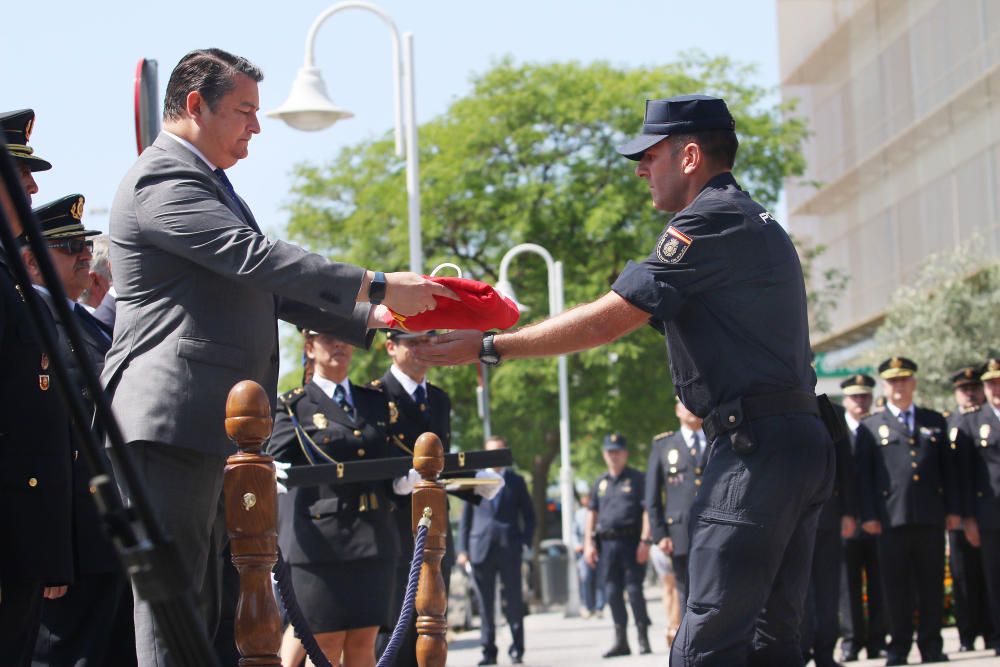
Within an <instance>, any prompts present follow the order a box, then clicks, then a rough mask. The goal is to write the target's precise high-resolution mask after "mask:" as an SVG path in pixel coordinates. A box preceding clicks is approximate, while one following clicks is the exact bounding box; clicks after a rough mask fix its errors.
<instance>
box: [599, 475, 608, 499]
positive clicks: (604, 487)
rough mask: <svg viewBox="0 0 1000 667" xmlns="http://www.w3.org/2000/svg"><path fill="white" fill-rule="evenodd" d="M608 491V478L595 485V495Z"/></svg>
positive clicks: (601, 494)
mask: <svg viewBox="0 0 1000 667" xmlns="http://www.w3.org/2000/svg"><path fill="white" fill-rule="evenodd" d="M607 492H608V480H606V479H602V480H601V483H600V484H598V485H597V495H599V496H603V495H604V494H605V493H607Z"/></svg>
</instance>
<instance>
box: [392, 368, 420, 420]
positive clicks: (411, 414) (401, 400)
mask: <svg viewBox="0 0 1000 667" xmlns="http://www.w3.org/2000/svg"><path fill="white" fill-rule="evenodd" d="M384 382H385V383H386V384H387V385H389V386H391V387H392V394H393V395H394V396H395V398H396V407H397V408H399V410H400V412H402V413H403V414H404V415H406V418H407V419H408V420H409V421H410V422H411V423H413V424H425V423H426V419H427V418H426V417H425V416H424V415H423V414H422V413H421V412H420V408H418V407H417V403H416V401H414V400H413V396H411V395H410V393H409V392H408V391H406V390H405V389H403V385H401V384H399V380H397V379H396V376H395V375H393V374H392V371H389V372H388V373H386V374H385V378H384Z"/></svg>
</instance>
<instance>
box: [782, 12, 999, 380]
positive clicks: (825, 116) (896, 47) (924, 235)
mask: <svg viewBox="0 0 1000 667" xmlns="http://www.w3.org/2000/svg"><path fill="white" fill-rule="evenodd" d="M777 16H778V42H779V68H780V76H781V94H782V97H783V99H785V100H792V99H794V100H798V114H799V115H801V116H803V117H805V118H806V119H807V120H808V124H809V128H810V131H811V133H812V134H811V136H810V138H809V140H808V141H807V142H806V144H805V147H804V149H805V157H806V161H807V171H806V174H805V175H804V176H803V177H801V178H794V179H789V180H788V181H787V182H786V195H787V202H788V220H787V225H788V229H789V230H790V231H791V232H792V233H793V234H795V235H797V236H801V237H804V238H808V239H809V240H810V241H811V242H812V243H817V244H822V245H824V246H826V252H825V253H824V254H823V255H822V256H821V257H820V258H819V260H818V261H817V266H816V269H817V270H819V271H822V270H823V269H824V268H828V267H831V266H836V267H839V268H840V269H841V270H843V271H846V272H847V273H848V274H849V275H850V281H849V283H848V286H847V288H846V292H845V293H844V294H843V295H842V297H841V299H840V303H839V305H838V307H837V309H836V311H835V312H834V313H833V315H832V323H833V326H832V330H831V331H830V332H828V333H825V334H819V333H814V334H813V345H814V349H815V350H816V351H817V352H818V353H825V354H826V360H827V365H828V366H836V365H838V364H843V365H846V366H850V365H852V362H854V361H855V358H856V357H857V352H858V351H859V350H860V349H862V348H863V347H864V341H865V340H867V339H870V337H871V335H872V333H873V332H874V330H875V329H876V328H877V326H878V324H879V322H880V321H881V319H882V315H883V313H884V310H885V307H886V305H887V304H888V302H889V298H890V296H891V295H892V293H893V291H894V290H895V289H896V287H897V286H899V285H901V284H904V283H906V282H907V281H910V280H912V279H913V277H914V275H915V274H916V272H917V271H918V270H919V269H920V267H921V265H922V263H924V262H925V261H926V259H927V257H928V256H929V255H931V254H933V253H936V252H940V251H945V250H950V249H952V248H954V247H956V246H958V245H959V244H962V243H964V242H965V241H967V240H969V239H973V238H978V239H981V243H982V244H983V249H984V250H986V251H987V252H989V253H991V254H994V255H996V254H1000V227H998V219H1000V203H998V192H1000V2H997V1H996V0H777Z"/></svg>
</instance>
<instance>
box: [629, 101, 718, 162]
mask: <svg viewBox="0 0 1000 667" xmlns="http://www.w3.org/2000/svg"><path fill="white" fill-rule="evenodd" d="M735 129H736V121H735V120H733V116H732V114H730V113H729V107H727V106H726V102H725V100H723V99H722V98H720V97H710V96H708V95H678V96H677V97H668V98H666V99H662V100H646V116H645V117H644V118H643V121H642V133H641V134H639V135H638V136H636V137H634V138H633V139H631V140H630V141H628V142H626V143H624V144H622V145H621V146H619V147H618V152H619V153H621V154H622V155H624V156H625V157H627V158H628V159H629V160H640V159H642V155H643V153H645V152H646V149H648V148H650V147H651V146H654V145H655V144H658V143H660V142H661V141H663V140H664V139H665V138H666V137H667V136H669V135H671V134H691V133H694V132H705V131H707V130H735Z"/></svg>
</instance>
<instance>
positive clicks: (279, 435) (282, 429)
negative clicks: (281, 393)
mask: <svg viewBox="0 0 1000 667" xmlns="http://www.w3.org/2000/svg"><path fill="white" fill-rule="evenodd" d="M277 413H278V414H277V416H275V418H274V428H273V429H271V437H270V438H269V439H268V441H267V446H266V447H265V448H264V451H265V452H267V453H268V454H270V455H271V456H273V457H274V458H275V459H277V460H278V461H282V462H284V463H292V464H297V463H300V462H301V459H302V458H303V456H302V454H301V452H300V450H299V441H298V438H297V437H296V435H295V427H294V425H293V424H292V419H291V417H289V416H288V412H287V411H286V410H285V406H284V403H283V401H282V400H281V399H279V400H278V407H277Z"/></svg>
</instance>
